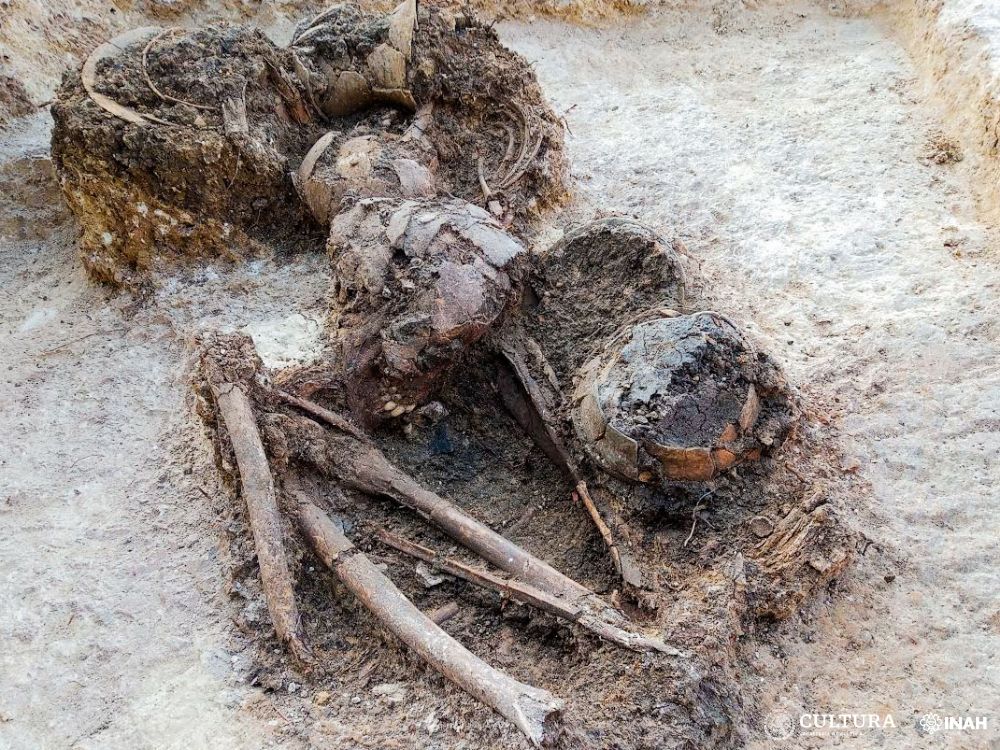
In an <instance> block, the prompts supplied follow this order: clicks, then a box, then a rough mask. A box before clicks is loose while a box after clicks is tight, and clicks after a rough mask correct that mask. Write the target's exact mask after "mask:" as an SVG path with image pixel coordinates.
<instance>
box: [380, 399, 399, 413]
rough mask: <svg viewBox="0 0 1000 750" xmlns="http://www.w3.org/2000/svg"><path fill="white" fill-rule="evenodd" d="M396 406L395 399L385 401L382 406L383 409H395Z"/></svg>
mask: <svg viewBox="0 0 1000 750" xmlns="http://www.w3.org/2000/svg"><path fill="white" fill-rule="evenodd" d="M398 408H399V407H397V406H396V402H395V401H386V402H385V406H383V407H382V409H383V410H385V411H395V410H396V409H398Z"/></svg>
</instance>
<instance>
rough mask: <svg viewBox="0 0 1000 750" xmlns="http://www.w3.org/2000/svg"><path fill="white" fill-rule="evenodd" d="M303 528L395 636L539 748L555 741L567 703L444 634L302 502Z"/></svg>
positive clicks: (328, 522)
mask: <svg viewBox="0 0 1000 750" xmlns="http://www.w3.org/2000/svg"><path fill="white" fill-rule="evenodd" d="M299 525H300V527H301V529H302V532H303V534H305V536H306V538H307V539H308V540H309V543H310V544H311V545H312V547H313V549H314V550H315V552H316V554H317V556H318V557H319V558H320V559H321V560H322V561H323V563H324V564H325V565H326V566H327V567H328V568H330V570H332V571H333V572H334V573H335V574H336V575H337V577H338V578H339V579H340V580H341V581H342V582H343V583H344V585H345V586H346V587H347V588H348V589H350V591H351V592H352V593H353V594H354V595H355V596H357V597H358V599H359V600H360V601H361V603H362V604H364V606H365V607H366V608H367V609H368V610H369V611H370V612H371V613H372V614H373V615H375V617H377V618H378V620H379V621H380V622H381V623H382V624H383V625H384V626H385V627H386V628H387V629H388V630H389V631H390V632H391V633H392V634H393V635H395V636H396V637H397V638H399V639H400V640H401V641H403V643H405V644H406V645H407V646H409V647H410V648H412V649H413V650H414V651H415V652H416V653H417V654H419V655H420V656H421V657H423V659H425V660H426V661H427V663H428V664H430V665H431V666H432V667H434V668H435V669H436V670H437V671H438V672H440V673H441V674H442V675H444V676H445V677H447V678H448V679H449V680H451V681H452V682H454V683H455V684H456V685H458V686H459V687H460V688H462V689H463V690H465V691H466V692H467V693H469V694H470V695H473V696H475V697H476V698H478V699H479V700H481V701H482V702H483V703H485V704H486V705H488V706H490V707H491V708H493V709H494V710H495V711H496V712H497V713H499V714H501V715H502V716H505V717H506V718H507V719H509V720H510V721H512V722H513V723H514V724H515V725H517V728H518V729H520V730H521V731H522V732H523V733H524V735H525V736H526V737H527V738H528V739H529V740H531V742H532V744H534V745H535V746H536V747H541V746H543V745H549V744H551V743H552V742H553V741H554V740H555V737H556V735H557V733H558V721H559V717H560V715H561V712H562V708H563V702H562V700H560V699H559V698H557V697H555V696H554V695H552V694H551V693H549V692H548V691H547V690H542V689H541V688H536V687H532V686H531V685H526V684H524V683H523V682H518V681H517V680H515V679H514V678H513V677H510V676H509V675H507V674H504V673H503V672H500V671H499V670H497V669H494V668H493V667H491V666H490V665H489V664H487V663H486V662H484V661H483V660H481V659H480V658H479V657H477V656H475V655H474V654H473V653H471V652H470V651H468V650H467V649H466V648H465V647H464V646H462V644H460V643H459V642H458V641H456V640H455V639H454V638H452V637H451V636H450V635H448V634H447V633H446V632H444V631H443V630H441V628H440V627H438V626H437V625H436V624H435V623H434V621H433V620H431V619H430V618H429V617H427V615H425V614H424V613H423V612H421V611H420V610H419V609H417V608H416V606H414V605H413V603H412V602H411V601H410V600H409V599H407V598H406V596H404V595H403V593H402V592H401V591H400V590H399V589H397V588H396V587H395V586H394V585H393V583H392V581H390V580H389V579H388V578H387V577H386V576H385V575H384V574H383V573H382V572H381V571H380V570H379V569H378V568H376V567H375V566H374V565H373V564H372V562H371V561H370V560H369V559H368V558H367V557H366V556H365V555H364V554H362V553H361V552H359V551H358V550H356V549H355V548H354V546H353V545H352V544H351V542H350V541H349V540H348V539H347V537H345V536H344V534H343V533H342V532H341V531H340V529H338V528H337V526H336V524H334V522H333V521H331V520H330V518H329V517H328V516H327V515H325V514H324V513H323V512H322V511H321V510H320V509H319V508H317V507H316V506H315V505H313V504H312V503H310V502H302V503H301V504H300V508H299Z"/></svg>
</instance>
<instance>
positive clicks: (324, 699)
mask: <svg viewBox="0 0 1000 750" xmlns="http://www.w3.org/2000/svg"><path fill="white" fill-rule="evenodd" d="M329 702H330V693H329V691H327V690H320V691H319V692H318V693H316V695H314V696H313V703H315V704H316V705H317V706H325V705H326V704H327V703H329Z"/></svg>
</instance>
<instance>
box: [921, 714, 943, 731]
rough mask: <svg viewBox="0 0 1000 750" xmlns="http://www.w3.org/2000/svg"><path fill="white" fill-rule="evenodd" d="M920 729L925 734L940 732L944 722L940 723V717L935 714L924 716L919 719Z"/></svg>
mask: <svg viewBox="0 0 1000 750" xmlns="http://www.w3.org/2000/svg"><path fill="white" fill-rule="evenodd" d="M919 723H920V728H921V729H923V730H924V731H925V732H928V733H930V734H933V733H934V732H940V731H941V730H942V729H944V722H943V721H941V717H940V716H938V715H937V714H924V715H923V716H921V717H920V722H919Z"/></svg>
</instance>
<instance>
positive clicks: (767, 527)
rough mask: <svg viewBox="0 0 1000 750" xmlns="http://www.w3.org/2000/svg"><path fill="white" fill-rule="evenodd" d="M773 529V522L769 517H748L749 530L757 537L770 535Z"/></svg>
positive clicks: (761, 537)
mask: <svg viewBox="0 0 1000 750" xmlns="http://www.w3.org/2000/svg"><path fill="white" fill-rule="evenodd" d="M773 531H774V524H773V523H771V520H770V519H768V518H765V517H764V516H755V517H754V518H752V519H750V532H751V533H752V534H753V535H754V536H755V537H757V538H758V539H763V538H764V537H767V536H771V532H773Z"/></svg>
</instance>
